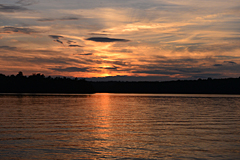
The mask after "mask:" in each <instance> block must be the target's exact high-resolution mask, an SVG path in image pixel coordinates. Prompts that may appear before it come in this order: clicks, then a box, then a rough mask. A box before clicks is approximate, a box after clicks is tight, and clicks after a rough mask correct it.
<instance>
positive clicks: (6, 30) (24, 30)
mask: <svg viewBox="0 0 240 160" xmlns="http://www.w3.org/2000/svg"><path fill="white" fill-rule="evenodd" d="M1 30H2V31H3V33H22V34H32V33H40V31H37V30H35V29H31V28H26V27H12V26H9V27H3V28H2V29H1Z"/></svg>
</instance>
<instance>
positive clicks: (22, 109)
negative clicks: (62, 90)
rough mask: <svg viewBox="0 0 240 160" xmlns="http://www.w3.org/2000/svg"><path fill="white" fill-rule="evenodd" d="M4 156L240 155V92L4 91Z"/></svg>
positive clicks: (0, 127) (0, 107)
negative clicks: (23, 93) (36, 93)
mask: <svg viewBox="0 0 240 160" xmlns="http://www.w3.org/2000/svg"><path fill="white" fill-rule="evenodd" d="M0 111H1V112H0V159H239V158H240V96H224V95H221V96H218V95H161V94H155V95H151V94H144V95H143V94H93V95H0Z"/></svg>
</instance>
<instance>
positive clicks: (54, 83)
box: [0, 72, 94, 93]
mask: <svg viewBox="0 0 240 160" xmlns="http://www.w3.org/2000/svg"><path fill="white" fill-rule="evenodd" d="M0 92H1V93H93V92H94V89H93V87H92V85H91V84H90V83H89V82H87V81H85V79H77V78H75V79H70V78H66V77H56V78H52V77H50V76H49V77H45V76H44V75H43V74H40V73H38V74H33V75H30V76H28V77H27V76H24V75H23V73H22V72H19V73H18V74H17V75H16V76H14V75H11V76H5V75H3V74H0Z"/></svg>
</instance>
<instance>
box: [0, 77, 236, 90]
mask: <svg viewBox="0 0 240 160" xmlns="http://www.w3.org/2000/svg"><path fill="white" fill-rule="evenodd" d="M104 92H105V93H106V92H107V93H179V94H180V93H181V94H240V77H239V78H226V79H211V78H208V79H198V80H178V81H167V82H149V81H148V82H116V81H111V82H88V81H86V80H85V79H78V78H75V79H71V78H66V77H56V78H52V77H50V76H49V77H45V76H44V75H43V74H40V73H38V74H33V75H30V76H28V77H27V76H24V75H23V73H22V72H19V73H18V74H17V75H16V76H15V75H11V76H5V75H3V74H0V93H104Z"/></svg>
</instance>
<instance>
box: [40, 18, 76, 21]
mask: <svg viewBox="0 0 240 160" xmlns="http://www.w3.org/2000/svg"><path fill="white" fill-rule="evenodd" d="M77 20H80V18H77V17H66V18H41V19H38V20H37V21H39V22H54V21H77Z"/></svg>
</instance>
